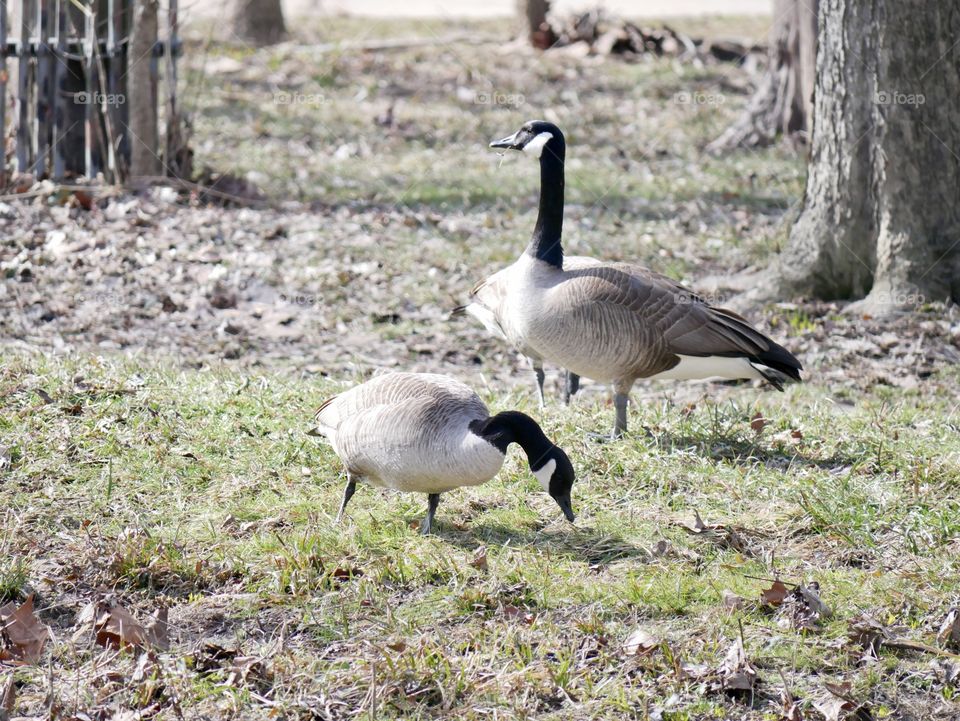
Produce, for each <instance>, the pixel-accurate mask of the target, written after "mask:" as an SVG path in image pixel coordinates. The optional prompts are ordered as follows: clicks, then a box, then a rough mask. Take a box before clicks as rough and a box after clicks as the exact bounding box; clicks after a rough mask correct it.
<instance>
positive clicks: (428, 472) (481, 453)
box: [316, 373, 574, 534]
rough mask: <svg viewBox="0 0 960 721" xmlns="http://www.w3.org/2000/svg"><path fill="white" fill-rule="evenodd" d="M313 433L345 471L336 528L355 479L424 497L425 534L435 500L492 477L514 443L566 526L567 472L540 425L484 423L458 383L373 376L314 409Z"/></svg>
mask: <svg viewBox="0 0 960 721" xmlns="http://www.w3.org/2000/svg"><path fill="white" fill-rule="evenodd" d="M316 420H317V425H318V428H317V432H318V433H319V435H323V436H326V437H327V439H328V440H329V441H330V444H331V445H332V446H333V450H334V452H335V453H336V454H337V455H338V456H340V459H341V460H342V461H343V463H344V465H345V466H346V469H347V485H346V488H345V489H344V491H343V502H342V503H341V504H340V512H339V513H338V514H337V521H338V522H339V521H340V520H341V519H342V518H343V513H344V510H345V509H346V507H347V503H348V502H349V501H350V498H351V497H352V496H353V493H354V491H355V490H356V478H359V477H363V478H366V479H367V480H369V481H370V482H371V483H374V484H376V485H378V486H382V487H385V488H394V489H396V490H398V491H413V492H418V493H426V494H428V505H427V515H426V518H424V520H423V524H422V525H421V531H422V532H423V533H424V534H427V533H430V528H431V526H432V525H433V515H434V512H435V511H436V510H437V504H438V503H439V501H440V494H441V493H442V492H444V491H449V490H452V489H454V488H459V487H461V486H476V485H479V484H481V483H485V482H486V481H489V480H490V479H491V478H493V477H494V476H495V475H497V473H498V472H499V471H500V467H501V466H502V465H503V460H504V458H505V457H506V453H507V447H508V446H509V445H510V444H511V443H518V444H519V445H520V447H521V448H523V450H524V452H525V453H526V454H527V460H528V461H529V463H530V470H531V471H533V475H534V476H536V478H537V480H538V481H540V484H541V485H542V486H543V488H544V490H546V491H547V493H549V494H550V495H551V496H552V497H553V499H554V500H555V501H556V502H557V505H559V506H560V509H561V510H562V511H563V514H564V515H565V516H566V517H567V520H569V521H571V522H572V521H573V520H574V515H573V509H572V508H571V506H570V488H571V487H572V486H573V480H574V473H573V466H572V465H571V464H570V460H569V459H568V458H567V454H566V453H564V452H563V451H562V450H561V449H560V448H558V447H557V446H555V445H553V443H551V442H550V441H549V440H547V437H546V436H545V435H543V431H541V430H540V426H538V425H537V423H536V421H534V420H533V419H532V418H530V417H529V416H526V415H524V414H523V413H519V412H517V411H504V412H503V413H498V414H497V415H495V416H491V415H490V413H489V412H488V411H487V407H486V406H485V405H484V404H483V401H481V400H480V398H479V396H477V394H476V393H474V392H473V391H472V390H470V388H468V387H467V386H465V385H464V384H463V383H460V382H458V381H455V380H453V379H451V378H448V377H447V376H442V375H436V374H433V373H388V374H386V375H382V376H377V377H376V378H373V379H372V380H369V381H367V382H366V383H363V384H361V385H359V386H356V387H354V388H351V389H350V390H348V391H346V392H345V393H341V394H340V395H338V396H335V397H333V398H331V399H330V400H328V401H327V402H326V403H324V404H323V405H322V406H320V410H318V411H317V414H316Z"/></svg>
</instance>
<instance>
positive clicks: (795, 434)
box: [790, 428, 803, 441]
mask: <svg viewBox="0 0 960 721" xmlns="http://www.w3.org/2000/svg"><path fill="white" fill-rule="evenodd" d="M790 437H791V438H793V439H794V440H797V441H802V440H803V431H801V430H800V429H799V428H794V429H792V430H791V431H790Z"/></svg>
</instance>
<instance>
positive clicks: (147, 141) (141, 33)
mask: <svg viewBox="0 0 960 721" xmlns="http://www.w3.org/2000/svg"><path fill="white" fill-rule="evenodd" d="M157 5H158V3H157V0H137V3H136V5H135V10H134V17H133V41H132V43H131V46H130V56H131V57H132V58H134V62H133V64H132V65H131V66H130V78H129V84H128V86H127V87H128V88H129V90H128V91H127V94H128V95H129V100H130V134H131V135H132V136H133V137H132V138H131V140H130V175H131V176H138V175H159V174H160V165H161V164H160V157H159V155H160V150H159V144H158V140H157V76H156V75H155V74H154V72H153V70H152V68H151V65H152V63H151V60H152V58H153V47H154V45H155V43H156V42H157Z"/></svg>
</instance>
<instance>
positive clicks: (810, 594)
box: [781, 581, 832, 631]
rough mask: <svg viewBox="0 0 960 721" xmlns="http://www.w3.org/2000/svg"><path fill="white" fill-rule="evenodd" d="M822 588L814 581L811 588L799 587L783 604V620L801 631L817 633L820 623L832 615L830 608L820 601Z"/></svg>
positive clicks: (801, 585)
mask: <svg viewBox="0 0 960 721" xmlns="http://www.w3.org/2000/svg"><path fill="white" fill-rule="evenodd" d="M819 592H820V586H819V585H818V584H817V583H816V582H815V581H814V582H811V583H810V585H809V586H805V585H803V584H802V583H801V584H800V585H798V586H797V587H796V588H795V589H793V591H791V592H790V595H789V596H787V598H786V599H785V600H784V602H783V606H782V607H781V611H782V613H783V619H784V620H785V621H787V622H788V623H790V624H791V625H792V626H793V627H794V628H795V629H797V630H799V631H815V630H817V629H818V628H819V624H820V621H821V620H822V619H825V618H829V617H830V616H831V615H832V612H831V611H830V608H829V607H828V606H827V604H825V603H824V602H823V601H822V600H820V593H819Z"/></svg>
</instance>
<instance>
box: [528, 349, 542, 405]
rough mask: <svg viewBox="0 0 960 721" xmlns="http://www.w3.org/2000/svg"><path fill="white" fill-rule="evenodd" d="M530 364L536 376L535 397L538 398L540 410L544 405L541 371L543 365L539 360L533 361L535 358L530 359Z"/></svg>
mask: <svg viewBox="0 0 960 721" xmlns="http://www.w3.org/2000/svg"><path fill="white" fill-rule="evenodd" d="M530 365H532V366H533V372H534V373H535V374H536V376H537V397H538V398H539V399H540V410H543V407H544V399H543V381H544V378H545V376H544V373H543V366H542V365H541V364H540V361H535V360H532V361H530Z"/></svg>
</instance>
